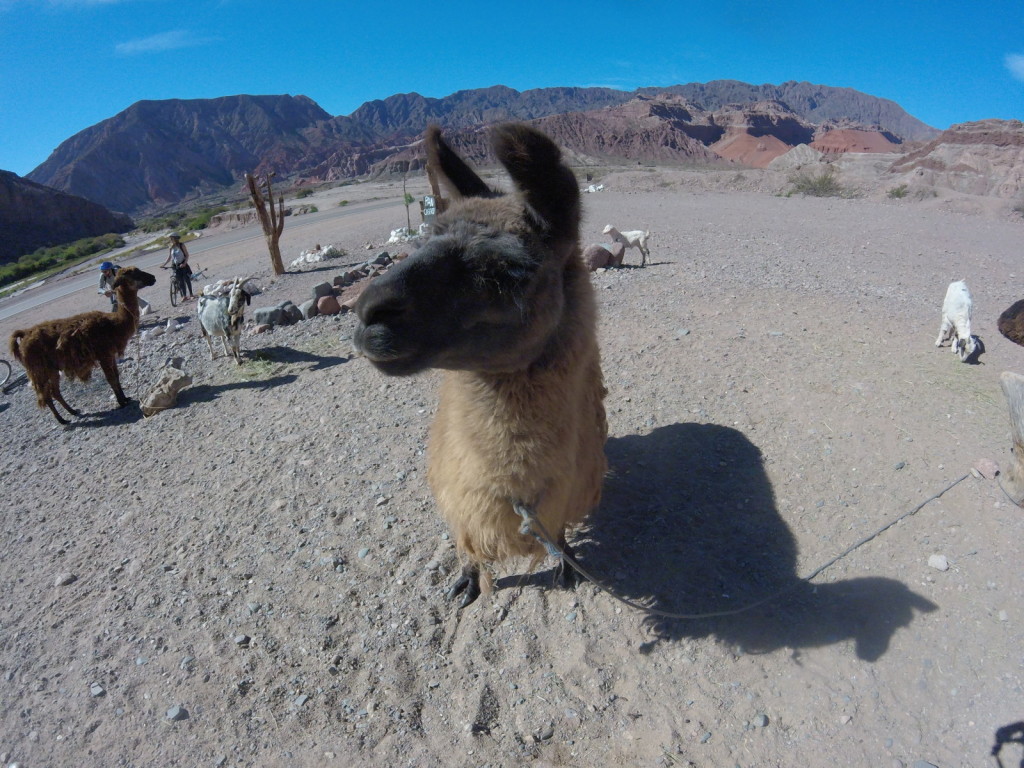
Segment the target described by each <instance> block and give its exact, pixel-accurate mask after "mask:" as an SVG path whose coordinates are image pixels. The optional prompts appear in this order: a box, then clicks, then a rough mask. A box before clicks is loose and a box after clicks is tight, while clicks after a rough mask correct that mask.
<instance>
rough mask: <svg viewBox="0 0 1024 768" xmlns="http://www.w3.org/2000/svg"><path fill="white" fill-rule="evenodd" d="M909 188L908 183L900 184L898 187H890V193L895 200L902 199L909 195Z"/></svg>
mask: <svg viewBox="0 0 1024 768" xmlns="http://www.w3.org/2000/svg"><path fill="white" fill-rule="evenodd" d="M907 189H908V187H907V185H906V184H900V185H899V186H898V187H893V188H892V189H890V190H889V192H888V195H889V197H890V198H892V199H893V200H900V199H902V198H904V197H906V196H907Z"/></svg>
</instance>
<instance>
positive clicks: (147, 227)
mask: <svg viewBox="0 0 1024 768" xmlns="http://www.w3.org/2000/svg"><path fill="white" fill-rule="evenodd" d="M226 210H228V209H227V208H226V207H225V206H223V205H218V206H215V207H212V208H201V209H199V210H196V211H172V212H171V213H166V214H164V215H163V216H157V217H156V218H153V219H146V220H145V221H143V222H142V223H141V224H139V229H141V230H142V231H143V232H159V231H161V230H164V229H187V230H193V229H206V227H208V226H209V224H210V219H212V218H213V217H214V216H216V215H217V214H218V213H224V211H226Z"/></svg>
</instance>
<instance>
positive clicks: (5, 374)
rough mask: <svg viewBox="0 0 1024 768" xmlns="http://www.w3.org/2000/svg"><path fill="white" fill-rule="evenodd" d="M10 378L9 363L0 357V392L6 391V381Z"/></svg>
mask: <svg viewBox="0 0 1024 768" xmlns="http://www.w3.org/2000/svg"><path fill="white" fill-rule="evenodd" d="M10 380H11V364H10V363H8V362H7V361H6V360H3V359H0V392H6V391H7V382H8V381H10Z"/></svg>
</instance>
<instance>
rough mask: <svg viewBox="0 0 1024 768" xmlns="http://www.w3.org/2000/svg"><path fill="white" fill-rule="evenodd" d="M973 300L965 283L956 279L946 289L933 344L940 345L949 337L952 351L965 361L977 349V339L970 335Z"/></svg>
mask: <svg viewBox="0 0 1024 768" xmlns="http://www.w3.org/2000/svg"><path fill="white" fill-rule="evenodd" d="M973 307H974V302H973V301H972V299H971V292H970V291H969V290H967V283H965V282H964V281H963V280H956V281H954V282H952V283H950V284H949V287H948V288H947V289H946V298H945V299H944V300H943V302H942V323H941V324H940V325H939V337H938V338H937V339H936V340H935V346H936V347H941V346H942V344H943V342H944V341H946V339H950V347H951V348H952V350H953V353H954V354H956V355H959V356H960V360H961V361H963V362H967V360H969V359H970V357H971V355H973V354H974V353H975V351H976V350H977V349H978V339H977V337H975V336H972V335H971V312H972V310H973Z"/></svg>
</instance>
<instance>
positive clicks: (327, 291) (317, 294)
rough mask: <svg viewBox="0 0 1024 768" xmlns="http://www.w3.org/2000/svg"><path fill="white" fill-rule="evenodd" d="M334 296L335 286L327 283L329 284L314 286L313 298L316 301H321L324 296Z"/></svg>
mask: <svg viewBox="0 0 1024 768" xmlns="http://www.w3.org/2000/svg"><path fill="white" fill-rule="evenodd" d="M333 295H334V286H333V285H331V284H330V283H327V282H324V283H317V284H316V285H314V286H313V298H314V299H321V298H323V297H324V296H333Z"/></svg>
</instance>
